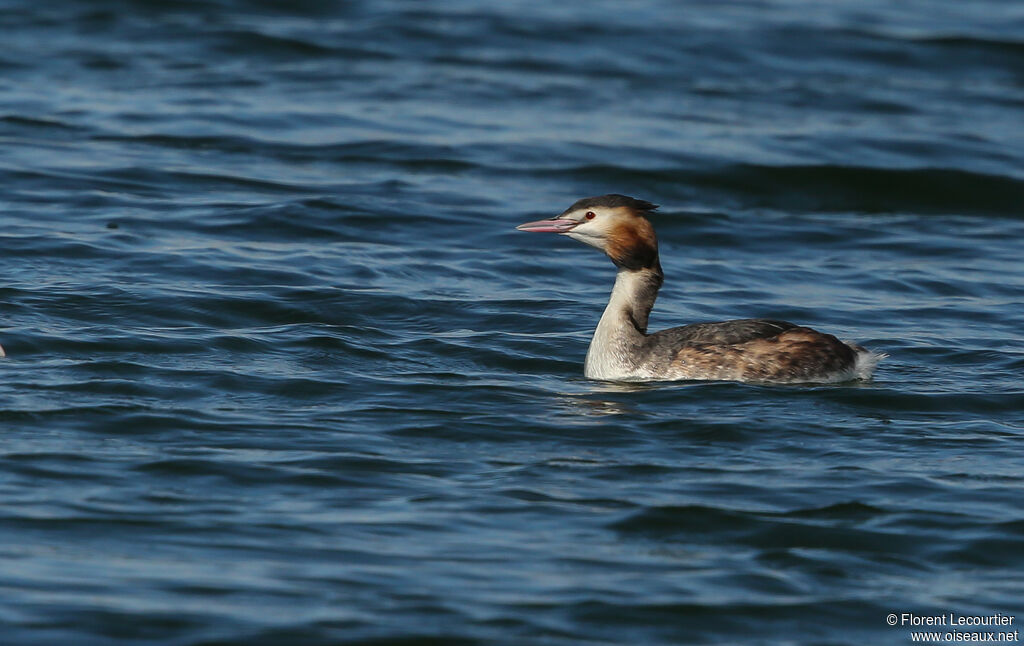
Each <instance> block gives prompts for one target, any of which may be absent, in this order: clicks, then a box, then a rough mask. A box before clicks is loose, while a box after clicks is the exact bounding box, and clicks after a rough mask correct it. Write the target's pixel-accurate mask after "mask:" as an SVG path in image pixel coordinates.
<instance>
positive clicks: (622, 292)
mask: <svg viewBox="0 0 1024 646" xmlns="http://www.w3.org/2000/svg"><path fill="white" fill-rule="evenodd" d="M660 286H661V272H660V271H657V272H655V271H653V270H646V269H645V270H639V271H631V270H627V269H620V270H619V272H618V274H616V276H615V286H614V287H613V288H612V294H611V298H609V299H608V306H607V307H605V308H604V314H603V315H602V316H601V321H600V322H599V323H598V324H597V329H596V330H594V338H593V339H591V341H590V349H589V350H587V360H586V363H585V364H584V368H583V372H584V375H585V376H586V377H587V378H588V379H609V380H628V379H637V378H642V377H643V375H642V374H641V372H640V368H641V365H640V359H641V357H639V356H638V354H637V353H638V351H639V350H640V347H641V345H642V344H643V340H644V337H645V336H646V333H647V317H648V315H649V314H650V312H651V308H652V307H653V306H654V299H655V298H656V297H657V294H658V287H660Z"/></svg>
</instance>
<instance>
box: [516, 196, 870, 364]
mask: <svg viewBox="0 0 1024 646" xmlns="http://www.w3.org/2000/svg"><path fill="white" fill-rule="evenodd" d="M656 208H658V207H657V205H655V204H651V203H650V202H645V201H644V200H638V199H635V198H632V197H627V196H625V195H617V194H611V195H602V196H599V197H588V198H584V199H582V200H578V201H577V202H576V203H575V204H573V205H572V206H570V207H569V208H568V209H566V210H565V211H564V212H563V213H562V214H561V215H559V216H558V217H556V218H554V219H550V220H538V221H536V222H527V223H525V224H521V225H519V226H518V227H516V228H517V229H519V230H520V231H532V232H536V233H557V234H560V235H565V236H568V237H570V238H573V239H575V240H579V241H580V242H583V243H586V244H588V245H590V246H592V247H595V248H597V249H600V250H601V251H603V252H605V254H607V255H608V257H609V258H611V260H612V262H613V263H615V266H616V267H617V268H618V273H617V274H616V277H615V286H614V287H613V288H612V293H611V298H609V300H608V305H607V307H605V310H604V314H603V315H602V316H601V320H600V321H599V322H598V324H597V329H596V330H595V331H594V338H593V339H592V340H591V342H590V348H589V350H587V358H586V362H585V364H584V374H585V375H586V377H587V378H589V379H603V380H610V381H655V380H661V381H673V380H683V379H704V380H723V381H746V382H769V383H804V382H818V383H830V382H840V381H848V380H851V379H867V378H869V377H870V376H871V373H872V372H873V370H874V368H875V364H877V363H878V361H879V360H880V359H882V358H883V357H884V356H885V355H882V354H876V353H874V352H871V351H869V350H866V349H864V348H862V347H861V346H859V345H857V344H855V343H850V342H843V341H840V340H839V339H837V338H836V337H834V336H832V335H831V334H824V333H822V332H818V331H816V330H812V329H811V328H807V327H802V326H799V325H795V324H793V323H788V322H786V321H775V320H771V319H740V320H736V321H722V322H717V323H697V324H694V325H685V326H682V327H675V328H671V329H668V330H662V331H660V332H655V333H654V334H648V333H647V319H648V316H649V315H650V313H651V308H653V307H654V301H655V299H656V298H657V296H658V289H660V288H661V285H662V282H663V281H664V274H663V273H662V271H661V262H660V260H659V257H658V239H657V238H656V237H655V235H654V227H653V226H651V223H650V221H649V220H648V219H647V217H646V216H647V214H649V213H651V212H652V211H654V210H655V209H656Z"/></svg>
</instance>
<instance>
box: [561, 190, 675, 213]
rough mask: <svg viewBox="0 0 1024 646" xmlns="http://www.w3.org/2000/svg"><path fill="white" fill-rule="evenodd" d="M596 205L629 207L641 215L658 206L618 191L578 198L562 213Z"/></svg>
mask: <svg viewBox="0 0 1024 646" xmlns="http://www.w3.org/2000/svg"><path fill="white" fill-rule="evenodd" d="M595 206H603V207H606V208H615V207H619V206H626V207H629V208H631V209H633V210H635V211H637V212H638V213H640V215H646V214H648V213H650V212H651V211H653V210H654V209H656V208H658V205H657V204H651V203H650V202H647V201H645V200H638V199H636V198H635V197H629V196H628V195H619V194H618V193H609V194H608V195H599V196H597V197H585V198H583V199H582V200H576V203H575V204H573V205H572V206H570V207H569V208H567V209H566V210H565V211H564V212H563V213H562V215H565V214H566V213H572V212H573V211H575V210H577V209H589V208H593V207H595Z"/></svg>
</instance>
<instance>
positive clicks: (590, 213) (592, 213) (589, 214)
mask: <svg viewBox="0 0 1024 646" xmlns="http://www.w3.org/2000/svg"><path fill="white" fill-rule="evenodd" d="M583 217H585V218H586V219H588V220H593V219H594V218H595V217H597V216H596V214H595V213H594V212H593V211H587V214H586V215H584V216H583Z"/></svg>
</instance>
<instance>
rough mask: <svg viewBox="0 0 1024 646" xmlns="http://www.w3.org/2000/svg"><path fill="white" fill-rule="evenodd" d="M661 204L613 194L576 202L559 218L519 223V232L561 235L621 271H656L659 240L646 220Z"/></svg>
mask: <svg viewBox="0 0 1024 646" xmlns="http://www.w3.org/2000/svg"><path fill="white" fill-rule="evenodd" d="M656 208H658V205H656V204H651V203H650V202H645V201H644V200H638V199H636V198H633V197H628V196H626V195H618V194H616V193H612V194H610V195H601V196H598V197H585V198H583V199H582V200H577V201H576V203H575V204H573V205H572V206H570V207H569V208H567V209H566V210H565V211H563V212H562V214H561V215H559V216H558V217H556V218H554V219H551V220H537V221H536V222H527V223H525V224H520V225H519V226H518V227H516V228H517V229H519V230H520V231H532V232H534V233H559V234H561V235H565V236H569V237H570V238H573V239H574V240H579V241H580V242H584V243H586V244H588V245H590V246H591V247H595V248H597V249H600V250H601V251H603V252H605V253H606V254H608V257H609V258H611V259H612V262H614V263H615V265H616V266H617V267H619V268H625V269H643V268H653V267H654V266H655V265H657V263H658V239H657V238H656V237H655V235H654V227H652V226H651V223H650V222H649V221H648V220H647V218H646V217H645V216H646V215H647V214H648V213H650V212H651V211H653V210H654V209H656Z"/></svg>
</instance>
